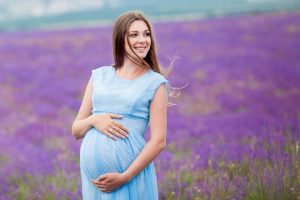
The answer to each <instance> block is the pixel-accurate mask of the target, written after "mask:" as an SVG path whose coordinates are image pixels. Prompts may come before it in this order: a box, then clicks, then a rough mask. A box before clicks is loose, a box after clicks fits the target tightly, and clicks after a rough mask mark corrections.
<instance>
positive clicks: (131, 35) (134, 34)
mask: <svg viewBox="0 0 300 200" xmlns="http://www.w3.org/2000/svg"><path fill="white" fill-rule="evenodd" d="M129 36H130V37H136V36H137V34H136V33H133V34H130V35H129Z"/></svg>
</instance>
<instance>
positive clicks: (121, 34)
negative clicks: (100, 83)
mask: <svg viewBox="0 0 300 200" xmlns="http://www.w3.org/2000/svg"><path fill="white" fill-rule="evenodd" d="M136 20H141V21H144V22H145V23H146V25H147V26H148V29H149V31H150V38H151V45H150V49H149V52H148V53H147V55H146V57H145V58H144V59H142V58H140V57H139V56H138V55H137V54H136V53H135V52H134V51H133V49H132V47H131V45H129V47H130V49H131V50H132V52H133V53H134V54H135V55H136V56H135V57H132V56H130V55H129V54H128V53H127V52H126V50H125V39H126V40H127V42H128V44H129V38H128V29H129V26H130V25H131V23H132V22H134V21H136ZM125 37H126V38H125ZM112 48H113V57H114V62H115V64H114V65H113V67H115V68H116V69H117V68H120V67H122V66H123V64H124V57H125V56H127V57H128V59H130V60H131V61H132V62H134V63H135V64H137V65H138V66H141V67H144V68H146V69H152V70H153V71H155V72H158V73H161V70H160V68H159V64H158V61H157V57H156V52H155V44H154V39H153V32H152V28H151V24H150V22H149V21H148V20H147V19H146V17H145V15H144V14H143V13H142V12H140V11H128V12H125V13H124V14H122V15H120V16H119V17H118V18H117V20H116V21H115V23H114V27H113V34H112Z"/></svg>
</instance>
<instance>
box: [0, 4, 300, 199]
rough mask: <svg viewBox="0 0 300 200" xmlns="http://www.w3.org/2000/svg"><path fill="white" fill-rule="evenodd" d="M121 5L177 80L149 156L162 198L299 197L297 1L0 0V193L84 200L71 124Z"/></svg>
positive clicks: (106, 56) (107, 49) (105, 56)
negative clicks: (146, 26) (138, 20)
mask: <svg viewBox="0 0 300 200" xmlns="http://www.w3.org/2000/svg"><path fill="white" fill-rule="evenodd" d="M128 10H141V11H143V12H144V13H145V14H146V15H147V16H148V17H149V18H150V20H151V21H152V23H153V27H154V33H155V39H156V40H155V41H156V47H157V55H158V58H159V61H160V63H161V65H162V66H168V65H169V64H170V62H171V61H172V59H173V58H178V59H177V60H176V62H175V64H174V66H173V69H172V71H171V73H170V74H169V75H168V77H167V79H168V80H169V81H170V84H171V85H172V86H173V87H181V86H186V87H184V88H182V89H181V90H180V91H181V94H180V96H179V97H177V98H174V99H171V101H172V102H173V103H175V104H176V105H175V106H171V107H169V110H168V137H167V138H168V141H167V147H166V149H165V150H164V151H163V152H162V153H161V154H160V155H159V156H158V158H157V159H156V160H155V166H156V172H157V178H158V186H159V195H160V199H172V200H173V199H177V200H184V199H188V200H189V199H197V200H202V199H204V200H205V199H216V200H219V199H224V200H225V199H237V200H239V199H240V200H244V199H249V200H250V199H257V200H271V199H280V200H296V199H300V155H299V150H300V104H299V102H300V78H299V77H300V51H299V49H300V1H299V0H285V1H280V0H227V1H222V0H210V1H204V0H197V1H196V0H185V1H183V0H172V1H171V0H160V1H157V0H153V1H136V0H126V1H125V0H102V1H101V0H85V1H83V0H82V1H79V0H72V1H68V0H60V1H57V0H27V1H20V0H1V1H0V86H1V89H0V183H1V187H0V199H5V200H7V199H81V179H80V170H79V150H80V144H81V140H75V139H74V138H73V137H72V135H71V125H72V123H73V120H74V118H75V117H76V115H77V112H78V109H79V106H80V104H81V101H82V97H83V92H84V90H85V87H86V84H87V82H88V80H89V78H90V76H91V70H92V69H95V68H98V67H101V66H104V65H110V64H112V63H113V60H112V55H111V52H112V49H111V34H112V24H113V22H114V20H115V18H116V17H117V16H119V15H120V14H122V13H123V12H125V11H128ZM145 136H146V138H149V131H147V133H146V134H145Z"/></svg>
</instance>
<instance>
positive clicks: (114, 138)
mask: <svg viewBox="0 0 300 200" xmlns="http://www.w3.org/2000/svg"><path fill="white" fill-rule="evenodd" d="M103 133H104V134H105V135H107V136H108V137H110V138H111V139H113V140H117V138H116V137H115V136H113V135H112V134H111V133H110V132H109V131H108V130H104V131H103Z"/></svg>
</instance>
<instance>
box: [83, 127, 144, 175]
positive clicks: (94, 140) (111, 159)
mask: <svg viewBox="0 0 300 200" xmlns="http://www.w3.org/2000/svg"><path fill="white" fill-rule="evenodd" d="M144 144H145V141H144V138H142V137H141V136H140V134H130V133H129V137H128V138H126V139H122V138H118V139H117V140H112V139H110V138H109V137H107V136H106V135H104V134H102V133H101V132H99V131H98V130H96V129H95V128H92V129H90V130H89V131H88V132H87V133H86V135H85V137H84V138H83V141H82V144H81V147H80V167H81V170H82V172H83V173H85V174H86V175H87V176H88V177H89V178H97V177H98V176H100V175H102V174H105V173H109V172H123V171H125V170H126V169H127V168H128V167H129V166H130V164H131V163H132V162H133V160H134V159H135V158H136V156H137V155H138V153H139V152H140V151H141V150H142V148H143V146H144Z"/></svg>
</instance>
